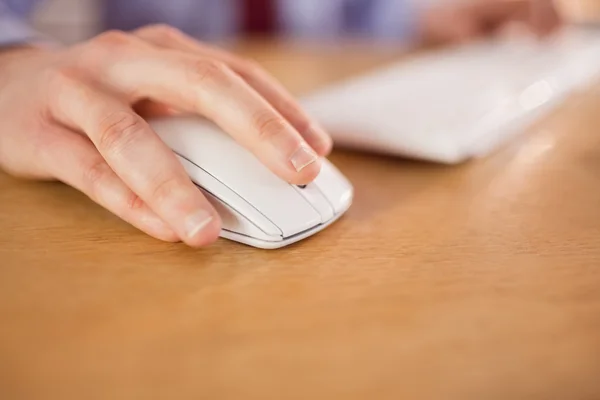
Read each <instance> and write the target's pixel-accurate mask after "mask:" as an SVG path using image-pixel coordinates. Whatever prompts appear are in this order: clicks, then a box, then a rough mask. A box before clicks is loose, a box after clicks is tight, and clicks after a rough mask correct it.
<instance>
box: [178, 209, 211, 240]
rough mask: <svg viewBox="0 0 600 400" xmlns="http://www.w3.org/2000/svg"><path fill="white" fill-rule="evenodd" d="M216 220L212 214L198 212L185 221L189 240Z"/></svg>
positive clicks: (204, 211) (202, 211)
mask: <svg viewBox="0 0 600 400" xmlns="http://www.w3.org/2000/svg"><path fill="white" fill-rule="evenodd" d="M213 219H214V217H213V216H212V214H211V213H210V212H208V211H206V210H200V211H197V212H196V213H195V214H192V215H190V216H189V217H187V218H186V220H185V232H186V234H187V236H188V238H192V237H194V236H196V235H197V234H198V233H199V232H200V231H202V230H203V229H204V228H206V226H207V225H208V224H210V223H211V221H212V220H213Z"/></svg>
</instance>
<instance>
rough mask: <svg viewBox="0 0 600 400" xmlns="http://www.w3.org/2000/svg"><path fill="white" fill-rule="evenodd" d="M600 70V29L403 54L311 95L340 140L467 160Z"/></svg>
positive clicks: (313, 107)
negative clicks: (412, 55)
mask: <svg viewBox="0 0 600 400" xmlns="http://www.w3.org/2000/svg"><path fill="white" fill-rule="evenodd" d="M599 73H600V34H598V33H596V32H576V31H570V32H566V33H564V34H561V36H560V37H556V38H553V39H552V40H546V41H544V42H539V41H535V40H526V39H523V40H520V41H515V40H511V41H504V42H502V41H496V42H491V41H486V42H480V43H476V44H471V45H468V46H464V47H460V48H453V49H449V50H444V51H441V52H436V53H429V54H428V55H425V56H421V57H418V58H416V59H413V60H412V61H408V62H406V61H404V62H399V63H397V64H393V65H389V66H387V67H385V68H382V69H379V70H376V71H373V72H371V73H369V74H368V75H364V76H361V77H358V78H355V79H352V80H349V81H345V82H341V83H338V84H335V85H333V86H331V87H327V88H325V89H324V90H321V91H319V92H318V93H314V94H313V95H311V96H310V97H307V98H305V99H304V100H303V105H304V106H305V107H306V108H307V110H308V111H309V112H310V113H311V114H312V115H314V116H315V117H316V118H317V119H318V120H319V121H320V122H321V123H322V124H323V125H324V126H325V128H326V129H328V130H329V131H330V132H331V134H332V135H333V137H334V140H335V142H336V145H338V146H341V147H352V148H359V149H362V150H365V151H373V152H381V153H386V154H392V155H399V156H408V157H412V158H420V159H425V160H430V161H434V162H441V163H449V164H452V163H459V162H462V161H465V160H467V159H470V158H473V157H478V156H483V155H486V154H488V153H489V152H491V151H492V150H494V149H495V148H497V147H498V146H499V145H500V144H501V143H502V142H504V141H505V140H507V139H508V138H509V137H511V136H513V135H515V134H517V133H520V132H523V131H525V130H526V128H527V126H528V125H529V124H531V123H532V122H534V121H536V120H537V119H538V118H540V117H541V116H542V115H544V113H547V112H548V111H550V110H552V107H553V106H556V105H557V104H560V102H561V100H563V99H564V98H565V96H567V95H569V94H571V93H572V92H573V91H575V90H578V89H580V88H585V87H588V86H589V85H590V84H591V82H592V81H593V80H594V79H595V78H596V77H598V76H599Z"/></svg>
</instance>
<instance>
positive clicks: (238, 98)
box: [0, 26, 331, 246]
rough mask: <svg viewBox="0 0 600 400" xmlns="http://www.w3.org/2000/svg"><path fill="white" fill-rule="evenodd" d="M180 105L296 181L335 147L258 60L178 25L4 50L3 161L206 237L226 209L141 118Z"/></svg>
mask: <svg viewBox="0 0 600 400" xmlns="http://www.w3.org/2000/svg"><path fill="white" fill-rule="evenodd" d="M172 110H176V111H177V112H185V113H195V114H199V115H202V116H204V117H206V118H208V119H210V120H212V121H213V122H214V123H215V124H217V125H218V126H220V127H221V128H222V129H223V130H224V131H226V132H227V133H228V134H230V135H232V136H233V137H234V138H235V139H236V140H237V141H238V142H239V143H241V144H242V145H243V146H245V147H246V148H248V149H249V151H251V152H252V153H253V154H255V155H256V157H257V158H258V159H260V160H261V161H262V162H263V163H264V164H265V165H266V166H268V167H269V168H270V169H271V170H272V171H273V172H274V173H275V174H277V175H278V176H280V177H281V178H283V179H285V180H286V181H288V182H290V183H293V184H306V183H309V182H310V181H312V180H313V179H314V178H315V177H316V176H317V175H318V173H319V170H320V160H319V156H325V155H326V154H328V152H329V151H330V149H331V139H330V137H329V136H328V135H327V134H326V133H325V132H324V131H323V130H321V129H320V128H318V127H317V125H316V124H314V123H313V122H312V121H311V120H310V119H309V117H308V116H307V115H305V113H304V112H303V111H302V110H301V108H300V107H299V106H298V104H296V102H295V101H294V99H293V98H292V96H291V95H289V94H288V93H286V91H285V90H284V89H283V88H282V87H281V86H280V85H279V84H278V83H276V82H275V81H274V80H273V79H272V78H271V77H270V76H269V75H267V74H266V73H265V72H264V71H262V70H261V69H260V68H259V67H258V66H256V64H254V63H252V62H250V61H248V60H243V59H240V58H237V57H235V56H233V55H231V54H228V53H226V52H224V51H222V50H218V49H215V48H212V47H209V46H207V45H204V44H201V43H198V42H196V41H194V40H193V39H191V38H189V37H187V36H185V35H184V34H182V33H181V32H179V31H176V30H174V29H172V28H169V27H164V26H156V27H147V28H143V29H140V30H138V31H135V32H132V33H129V34H128V33H123V32H108V33H104V34H102V35H100V36H98V37H96V38H94V39H92V40H90V41H88V42H85V43H81V44H78V45H75V46H73V47H69V48H64V49H59V50H56V51H48V50H41V49H33V48H21V49H14V50H6V51H4V52H2V53H0V167H1V168H2V169H4V170H6V171H8V172H9V173H11V174H13V175H15V176H19V177H26V178H32V179H48V180H59V181H62V182H65V183H67V184H69V185H71V186H73V187H75V188H76V189H78V190H80V191H82V192H83V193H85V194H86V195H88V196H89V197H90V198H91V199H92V200H94V201H95V202H97V203H98V204H100V205H102V206H104V207H105V208H107V209H108V210H110V211H112V212H113V213H115V214H116V215H118V216H119V217H121V218H122V219H124V220H125V221H127V222H129V223H131V224H132V225H134V226H136V227H137V228H139V229H141V230H142V231H144V232H146V233H148V234H149V235H151V236H153V237H155V238H158V239H161V240H165V241H179V240H182V241H184V242H186V243H187V244H188V245H190V246H203V245H207V244H210V243H212V242H213V241H214V240H216V239H217V237H218V235H219V233H220V229H221V223H220V219H219V216H218V214H217V213H216V211H215V210H214V208H213V207H212V206H211V205H210V203H209V202H208V201H207V200H206V198H204V197H203V195H202V194H201V192H200V191H199V190H198V188H196V187H195V186H194V185H193V184H192V182H191V181H190V179H189V178H188V176H187V174H186V172H185V170H184V169H183V167H182V165H181V164H180V162H179V161H178V160H177V158H176V156H175V155H174V153H173V152H172V151H171V150H170V149H169V148H168V147H167V146H166V145H165V144H164V143H163V142H162V141H161V140H160V138H159V137H158V136H157V135H156V134H155V133H154V132H153V131H152V129H151V128H150V126H149V125H148V123H147V122H146V121H145V120H144V118H143V117H142V116H143V115H147V113H152V114H168V113H170V112H172ZM307 144H308V149H309V150H308V151H303V150H302V149H303V148H304V147H306V145H307ZM313 150H314V151H313ZM223 157H227V154H223Z"/></svg>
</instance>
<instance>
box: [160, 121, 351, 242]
mask: <svg viewBox="0 0 600 400" xmlns="http://www.w3.org/2000/svg"><path fill="white" fill-rule="evenodd" d="M150 125H151V126H152V128H153V129H154V130H155V132H156V133H157V134H158V135H159V136H160V137H161V139H162V140H163V141H164V142H165V143H166V144H167V145H168V146H169V147H170V148H171V149H173V150H174V152H175V153H176V154H177V157H178V159H179V160H180V162H181V163H182V165H183V166H184V168H185V170H186V172H187V173H188V175H189V176H190V178H191V179H192V180H193V181H194V182H195V183H196V184H197V185H198V186H200V187H201V189H202V190H203V191H204V192H205V194H206V195H207V197H208V198H209V200H210V201H211V203H213V204H214V205H215V207H216V209H217V211H218V212H219V214H220V216H221V219H222V222H223V231H222V233H221V236H222V237H225V238H228V239H232V240H235V241H238V242H242V243H245V244H249V245H251V246H255V247H260V248H265V249H271V248H279V247H283V246H287V245H288V244H291V243H295V242H297V241H299V240H301V239H303V238H306V237H308V236H311V235H313V234H314V233H316V232H319V231H321V230H322V229H323V228H324V227H326V226H328V225H329V224H331V223H332V222H333V221H335V220H337V219H338V218H339V217H340V216H341V215H342V214H343V213H344V212H345V211H346V210H347V209H348V208H349V207H350V205H351V203H352V198H353V187H352V185H351V184H350V182H349V181H348V180H347V179H346V178H345V177H344V176H343V175H342V174H341V173H340V172H339V171H338V170H337V169H336V168H335V167H334V166H333V165H332V164H331V163H330V162H329V161H327V160H323V167H322V171H321V174H320V175H319V176H318V177H317V179H316V180H315V181H314V182H313V183H311V184H309V185H307V186H306V188H304V189H301V188H298V187H296V186H293V185H290V184H289V183H287V182H285V181H283V180H282V179H280V178H278V177H277V176H276V175H275V174H273V173H272V172H271V171H270V170H268V169H267V168H266V167H265V166H264V165H263V164H262V163H260V162H259V161H258V160H257V159H256V158H255V157H254V156H253V155H252V154H251V153H250V152H249V151H247V150H246V149H244V148H243V147H241V146H240V145H239V144H237V142H235V141H234V140H233V139H232V138H231V137H230V136H229V135H227V134H225V133H224V132H222V131H221V130H220V129H219V128H217V127H216V126H214V125H213V124H211V123H209V122H207V121H205V120H202V119H200V118H196V117H175V118H173V117H171V118H161V119H154V120H151V121H150Z"/></svg>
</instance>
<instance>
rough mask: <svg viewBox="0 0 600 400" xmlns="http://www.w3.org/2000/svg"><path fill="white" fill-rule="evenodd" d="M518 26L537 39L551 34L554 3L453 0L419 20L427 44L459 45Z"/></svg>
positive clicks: (555, 24)
mask: <svg viewBox="0 0 600 400" xmlns="http://www.w3.org/2000/svg"><path fill="white" fill-rule="evenodd" d="M515 24H519V25H522V26H524V27H526V28H527V29H528V30H530V31H531V32H533V33H534V34H536V35H539V36H546V35H548V34H551V33H553V32H554V31H555V30H556V29H557V28H558V27H560V26H561V19H560V16H559V14H558V12H557V8H556V6H555V4H554V1H553V0H453V1H442V2H441V4H439V5H435V6H432V7H430V8H428V9H427V10H426V11H425V12H424V13H423V14H422V18H421V23H420V26H421V36H422V38H423V40H424V41H425V42H427V43H432V44H447V43H457V42H458V43H460V42H465V41H470V40H473V39H477V38H479V37H482V36H489V35H494V34H497V33H501V32H503V31H504V30H505V29H506V28H507V27H509V26H511V25H515Z"/></svg>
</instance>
